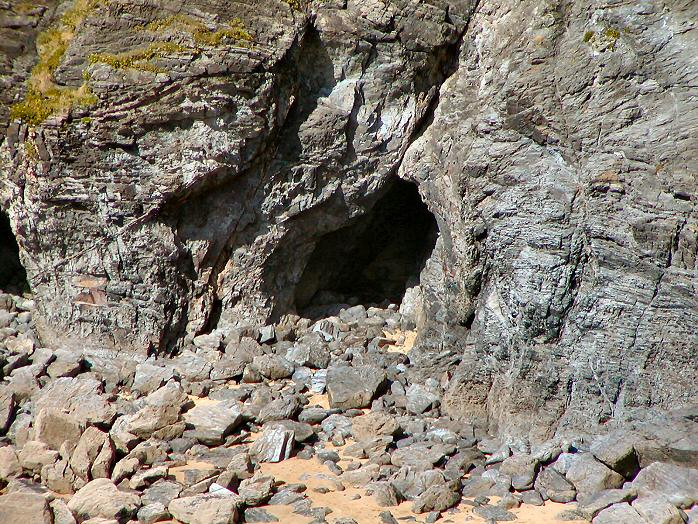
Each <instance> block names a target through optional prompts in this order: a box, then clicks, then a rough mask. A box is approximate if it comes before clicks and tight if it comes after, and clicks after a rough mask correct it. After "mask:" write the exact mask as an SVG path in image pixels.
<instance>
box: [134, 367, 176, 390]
mask: <svg viewBox="0 0 698 524" xmlns="http://www.w3.org/2000/svg"><path fill="white" fill-rule="evenodd" d="M173 377H174V368H173V367H171V366H156V365H154V364H151V363H149V362H142V363H140V364H138V365H137V366H136V375H135V377H134V379H133V386H131V389H133V390H134V391H137V392H138V393H140V394H141V395H147V394H149V393H152V392H153V391H155V390H157V389H158V388H160V387H162V386H164V385H165V384H167V382H168V381H169V380H170V379H172V378H173Z"/></svg>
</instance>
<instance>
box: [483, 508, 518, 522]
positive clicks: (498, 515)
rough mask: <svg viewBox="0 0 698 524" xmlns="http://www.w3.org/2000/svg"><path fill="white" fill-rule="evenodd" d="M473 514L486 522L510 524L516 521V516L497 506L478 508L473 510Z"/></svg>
mask: <svg viewBox="0 0 698 524" xmlns="http://www.w3.org/2000/svg"><path fill="white" fill-rule="evenodd" d="M473 513H475V514H476V515H479V516H480V517H482V518H483V519H485V520H486V521H487V522H511V521H514V520H516V515H514V514H513V513H511V512H510V511H507V510H505V509H504V508H500V507H499V506H489V505H487V506H478V507H475V508H473Z"/></svg>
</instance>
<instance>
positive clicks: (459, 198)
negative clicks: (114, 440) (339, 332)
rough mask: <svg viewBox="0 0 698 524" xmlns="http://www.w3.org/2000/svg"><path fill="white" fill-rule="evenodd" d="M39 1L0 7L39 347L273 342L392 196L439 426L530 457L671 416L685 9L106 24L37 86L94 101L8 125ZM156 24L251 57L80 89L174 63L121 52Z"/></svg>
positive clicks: (691, 357) (133, 8)
mask: <svg viewBox="0 0 698 524" xmlns="http://www.w3.org/2000/svg"><path fill="white" fill-rule="evenodd" d="M57 3H58V2H48V4H49V7H47V8H45V9H44V8H42V9H37V10H36V11H32V12H31V13H29V14H27V13H24V14H22V13H17V12H15V9H16V8H15V7H13V5H14V3H13V2H9V3H8V2H6V3H4V4H3V5H2V7H1V9H2V10H3V15H4V14H5V12H6V13H7V15H8V16H7V17H5V16H3V18H2V19H3V21H4V22H3V24H4V26H3V27H2V29H3V37H4V40H6V41H7V42H8V44H7V45H4V46H3V47H2V49H0V79H1V81H2V87H3V89H2V90H0V91H1V92H2V94H1V95H0V96H1V97H2V100H1V101H2V104H0V108H1V109H0V128H2V129H5V128H7V136H6V138H5V139H4V141H3V144H2V147H1V148H0V179H1V180H2V182H3V184H2V185H1V186H0V187H1V189H0V206H1V207H2V209H3V210H4V211H6V212H7V214H8V215H9V217H10V220H11V223H12V227H13V230H14V233H15V234H16V236H17V240H18V243H19V247H20V255H21V259H22V262H23V264H24V266H25V267H26V270H27V273H28V279H29V282H30V284H31V287H32V290H33V291H34V293H35V297H36V300H37V306H38V309H37V311H36V322H37V326H38V328H39V330H40V332H41V335H42V338H43V339H44V340H47V341H52V342H64V343H65V345H67V346H68V345H75V346H78V347H83V346H91V347H94V348H99V351H101V352H102V353H103V354H104V355H110V354H117V353H118V351H127V350H133V351H143V352H145V351H146V350H148V349H150V348H153V349H156V350H160V351H164V350H167V349H172V348H181V347H183V346H184V345H185V343H186V342H189V341H192V340H194V338H195V337H196V336H197V335H202V334H206V333H205V332H207V331H209V330H210V329H212V328H214V327H215V328H220V329H227V328H230V327H237V325H238V324H239V323H243V322H248V321H249V320H250V319H256V320H258V321H260V322H263V323H264V324H266V323H267V321H268V320H274V319H278V318H280V316H281V315H283V314H285V313H287V312H289V311H292V310H293V308H294V300H295V298H294V297H295V293H296V291H297V289H296V288H297V287H298V285H299V283H300V282H301V275H302V273H303V269H304V268H305V266H306V264H307V262H308V260H309V259H310V256H311V253H312V252H313V249H314V247H315V245H316V244H317V242H318V240H319V238H320V237H321V236H322V235H324V234H327V233H331V232H334V231H337V230H339V229H340V228H342V227H344V226H346V225H348V224H350V223H355V222H356V220H357V219H359V217H360V216H361V215H363V214H365V213H367V212H368V211H369V210H370V209H371V207H372V206H373V204H374V203H375V201H376V200H377V199H378V198H379V197H380V196H381V195H383V194H384V193H385V192H386V191H387V189H388V186H389V185H390V178H391V177H393V176H394V175H395V174H397V175H398V176H400V177H402V178H404V179H409V180H411V181H413V182H415V183H416V184H417V185H418V189H419V193H420V195H421V197H422V199H423V200H424V202H425V203H426V204H427V206H428V207H429V209H430V210H431V211H432V212H433V214H434V215H435V217H436V219H437V222H438V227H439V238H438V240H437V242H436V247H435V248H434V251H433V253H432V254H431V257H430V258H429V260H428V261H427V263H426V265H425V267H424V269H423V271H422V272H421V275H420V279H419V293H414V295H415V296H417V297H419V298H418V302H419V304H418V307H416V308H415V309H414V310H415V316H416V318H417V320H418V322H417V324H418V326H419V329H420V339H419V340H418V343H417V346H416V350H415V352H414V355H413V361H414V362H416V363H417V364H419V365H420V367H421V368H422V370H421V371H420V374H422V375H423V376H424V375H428V374H431V375H433V376H441V374H442V372H443V371H444V368H446V367H449V366H450V365H451V364H453V363H454V362H456V361H460V362H461V364H460V367H459V369H458V371H457V373H456V374H455V376H454V378H453V380H451V381H450V384H449V385H448V389H447V391H446V394H445V396H444V398H443V399H442V409H443V410H445V411H446V412H447V413H449V414H452V415H454V416H457V417H461V418H465V419H469V420H477V421H481V422H483V423H487V424H489V425H490V426H491V429H492V430H499V431H500V432H502V433H507V434H529V435H530V436H532V437H535V438H540V437H544V436H548V435H550V434H552V433H553V432H555V431H560V432H562V431H565V430H567V429H568V428H573V427H577V426H593V425H595V424H597V423H599V422H605V421H606V420H607V419H609V418H610V417H613V416H623V415H625V414H627V413H629V412H631V411H632V410H633V409H634V408H635V407H638V406H648V407H657V408H666V407H669V406H674V405H681V404H686V403H688V402H689V401H690V400H691V396H692V393H693V391H694V386H695V384H694V382H693V376H694V372H695V361H696V357H697V354H696V353H697V351H698V349H697V348H698V331H696V330H695V329H694V327H695V325H697V324H698V294H696V293H695V281H696V269H697V266H696V259H697V257H696V246H697V242H698V235H697V234H696V231H697V230H698V214H697V213H696V207H695V194H696V179H695V176H694V174H695V173H694V170H695V164H696V160H697V155H698V153H697V151H698V148H696V147H695V146H696V138H695V133H693V130H694V129H695V127H696V120H697V118H698V116H697V110H698V109H697V107H696V102H695V99H694V98H693V95H692V93H693V90H694V86H695V85H696V76H698V60H695V51H694V50H695V49H696V42H697V40H698V34H697V31H696V28H695V26H694V25H693V21H694V20H695V19H696V16H697V14H698V4H696V3H695V2H691V1H688V0H659V1H657V2H628V3H625V2H606V1H605V0H591V1H586V0H572V1H570V2H554V1H546V2H540V1H539V0H522V1H512V0H479V1H478V0H460V1H456V2H452V3H448V4H445V3H442V2H439V1H435V0H434V1H432V2H427V3H416V4H415V3H413V2H410V1H408V0H397V1H394V2H390V3H388V4H384V3H382V2H369V3H368V4H367V3H366V2H358V1H355V0H349V1H348V2H313V3H311V5H310V7H309V12H310V13H312V16H308V15H306V14H305V13H303V12H300V11H294V10H293V9H292V8H291V7H290V6H289V5H288V4H286V3H284V2H281V1H280V0H278V1H277V0H272V1H270V2H251V3H231V2H227V1H214V0H197V1H195V2H192V3H187V5H186V6H184V7H183V6H182V5H181V3H180V2H174V1H173V0H148V1H145V2H141V1H138V2H136V1H131V0H126V1H124V2H119V3H108V2H107V3H103V4H100V5H99V6H98V7H96V8H95V9H94V10H93V11H92V12H90V13H89V15H88V16H87V18H86V20H85V21H84V22H83V23H82V24H80V26H79V28H78V30H77V33H76V36H75V38H74V40H73V41H72V42H71V45H70V46H69V48H68V50H67V51H66V53H65V55H64V56H63V57H62V59H61V61H60V62H61V63H60V64H59V67H58V69H57V70H56V74H55V76H56V80H57V82H58V83H59V84H60V85H70V86H77V85H79V84H80V83H81V82H82V81H83V76H82V75H83V71H86V73H87V76H88V77H89V78H90V85H91V88H92V90H93V92H94V93H95V95H96V96H97V98H98V100H99V101H98V103H97V105H96V106H94V107H92V108H90V109H88V110H75V111H73V112H72V114H70V115H67V116H66V115H59V116H58V117H56V118H49V119H47V120H46V121H45V122H43V123H42V124H41V125H38V126H35V127H33V128H28V127H27V126H26V125H25V124H22V123H20V122H17V121H15V122H8V118H7V104H8V103H9V102H10V100H12V99H13V98H14V97H15V96H16V95H18V94H20V92H21V91H22V89H23V88H22V81H23V80H24V79H25V78H26V76H27V74H28V71H29V69H30V68H31V65H32V63H33V62H34V58H33V55H34V53H35V46H34V45H33V43H34V38H35V35H36V33H37V31H39V30H42V29H45V28H46V27H48V26H49V25H50V24H51V23H52V22H53V21H54V20H55V18H56V17H57V15H56V10H55V9H54V7H55V5H56V4H57ZM174 10H181V11H182V12H183V13H184V14H187V15H189V16H192V17H194V18H196V19H198V20H200V21H202V22H204V23H210V24H212V25H213V26H215V27H219V26H220V25H221V24H222V23H224V21H226V20H229V19H230V18H231V17H238V16H239V17H240V18H241V19H242V20H243V22H244V24H245V26H246V27H247V28H248V29H249V31H250V32H251V33H252V35H253V39H254V42H253V44H252V45H251V46H250V47H249V48H244V47H240V46H234V45H231V44H229V43H222V44H221V45H219V46H203V48H200V49H195V50H194V51H190V50H187V51H181V52H175V53H172V54H171V55H168V56H165V57H160V58H157V59H156V60H155V61H156V62H157V65H158V67H160V68H161V69H162V71H161V72H158V73H154V72H148V71H141V70H138V69H136V68H121V69H120V68H112V67H110V66H108V65H106V64H103V63H94V64H89V65H88V63H87V57H88V56H89V55H90V54H91V53H95V52H120V51H128V50H132V49H142V48H143V47H144V46H145V45H146V44H147V43H148V42H150V41H152V39H154V38H175V39H178V41H181V42H183V43H184V44H187V45H189V44H190V43H191V35H186V34H181V32H180V33H177V32H176V30H175V29H171V30H164V31H162V32H161V34H158V35H153V34H152V33H151V32H149V31H146V30H143V26H144V25H145V24H147V23H148V22H150V21H152V20H155V19H157V18H160V17H162V13H165V12H172V11H174ZM126 14H127V15H126ZM5 20H11V21H13V22H12V23H7V22H5ZM17 21H19V22H18V23H17ZM117 42H118V43H119V44H116V43H117ZM122 43H123V44H122ZM153 92H157V93H159V96H152V93H153ZM31 151H34V153H33V154H31V153H30V152H31ZM300 291H303V290H300ZM78 339H79V342H76V341H77V340H78ZM83 339H84V340H83ZM56 345H58V344H56Z"/></svg>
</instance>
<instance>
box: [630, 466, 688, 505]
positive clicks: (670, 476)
mask: <svg viewBox="0 0 698 524" xmlns="http://www.w3.org/2000/svg"><path fill="white" fill-rule="evenodd" d="M632 486H633V487H634V488H636V489H637V491H638V493H639V494H640V496H654V495H661V496H663V497H665V498H666V499H667V500H669V501H670V502H672V503H676V504H684V503H686V502H688V501H693V502H695V501H698V469H693V468H684V467H681V466H677V465H675V464H667V463H665V462H655V463H653V464H650V465H649V466H647V467H646V468H644V469H642V470H641V471H640V473H638V474H637V477H635V480H633V483H632Z"/></svg>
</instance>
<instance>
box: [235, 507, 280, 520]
mask: <svg viewBox="0 0 698 524" xmlns="http://www.w3.org/2000/svg"><path fill="white" fill-rule="evenodd" d="M243 516H244V520H245V522H279V519H278V518H276V517H275V516H274V515H272V514H271V513H269V512H268V511H267V510H265V509H264V508H247V509H245V511H244V513H243Z"/></svg>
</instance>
